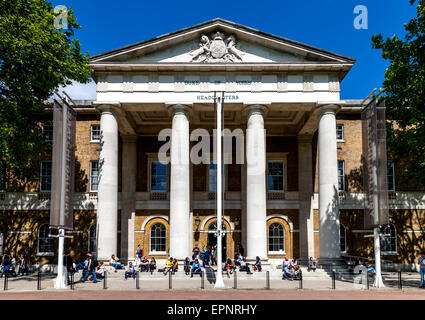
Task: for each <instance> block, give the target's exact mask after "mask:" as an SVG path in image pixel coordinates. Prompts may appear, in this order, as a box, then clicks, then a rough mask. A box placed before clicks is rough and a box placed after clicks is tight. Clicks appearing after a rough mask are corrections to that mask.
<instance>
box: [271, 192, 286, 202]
mask: <svg viewBox="0 0 425 320" xmlns="http://www.w3.org/2000/svg"><path fill="white" fill-rule="evenodd" d="M267 200H285V193H284V192H267Z"/></svg>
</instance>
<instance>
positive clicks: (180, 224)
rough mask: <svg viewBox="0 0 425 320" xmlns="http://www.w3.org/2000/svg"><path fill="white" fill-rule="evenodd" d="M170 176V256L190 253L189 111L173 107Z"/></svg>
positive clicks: (181, 257)
mask: <svg viewBox="0 0 425 320" xmlns="http://www.w3.org/2000/svg"><path fill="white" fill-rule="evenodd" d="M171 108H173V121H172V133H171V176H170V256H171V257H173V258H177V259H179V260H180V259H185V257H187V256H189V254H190V251H191V250H190V248H189V244H190V236H192V235H191V234H190V232H189V221H188V220H189V217H190V166H189V118H188V108H187V106H184V105H173V106H171Z"/></svg>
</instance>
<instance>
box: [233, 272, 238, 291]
mask: <svg viewBox="0 0 425 320" xmlns="http://www.w3.org/2000/svg"><path fill="white" fill-rule="evenodd" d="M233 280H234V282H233V289H237V288H238V274H237V272H236V270H235V272H233Z"/></svg>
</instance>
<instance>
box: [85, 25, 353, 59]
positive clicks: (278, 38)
mask: <svg viewBox="0 0 425 320" xmlns="http://www.w3.org/2000/svg"><path fill="white" fill-rule="evenodd" d="M216 22H218V23H222V24H224V25H226V24H227V25H229V26H231V27H234V28H236V29H242V30H245V31H249V32H252V33H257V34H259V35H261V36H263V37H266V38H269V39H274V40H279V41H282V42H286V43H289V44H292V45H295V46H298V47H301V48H304V49H308V50H311V51H316V52H317V53H322V54H323V53H325V54H328V55H330V56H334V57H336V58H340V59H341V58H342V59H345V60H348V61H351V62H353V63H354V62H355V61H356V59H354V58H351V57H348V56H344V55H341V54H338V53H334V52H331V51H328V50H324V49H320V48H317V47H313V46H310V45H307V44H304V43H301V42H298V41H294V40H291V39H287V38H284V37H280V36H277V35H274V34H271V33H267V32H264V31H261V30H257V29H254V28H251V27H247V26H244V25H241V24H238V23H235V22H232V21H228V20H224V19H222V18H215V19H212V20H208V21H205V22H202V23H199V24H196V25H194V26H191V27H186V28H183V29H179V30H177V31H173V32H169V33H165V34H163V35H160V36H157V37H154V38H151V39H147V40H144V41H140V42H137V43H133V44H130V45H126V46H124V47H121V48H117V49H114V50H110V51H106V52H104V53H100V54H96V55H93V56H91V57H90V60H93V59H98V58H102V57H107V56H109V55H111V54H117V53H120V52H122V51H126V50H128V49H131V48H135V47H137V46H140V45H146V44H149V43H152V42H155V41H158V40H162V39H164V38H166V37H170V36H175V35H179V34H181V33H185V32H187V31H191V30H194V29H198V28H200V27H203V26H206V25H209V24H214V23H216Z"/></svg>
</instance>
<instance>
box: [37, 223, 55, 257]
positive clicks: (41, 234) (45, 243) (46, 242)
mask: <svg viewBox="0 0 425 320" xmlns="http://www.w3.org/2000/svg"><path fill="white" fill-rule="evenodd" d="M53 244H54V239H53V238H51V237H49V225H48V224H42V225H41V226H40V228H39V229H38V253H39V254H53V253H54V252H55V251H54V249H53Z"/></svg>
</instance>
